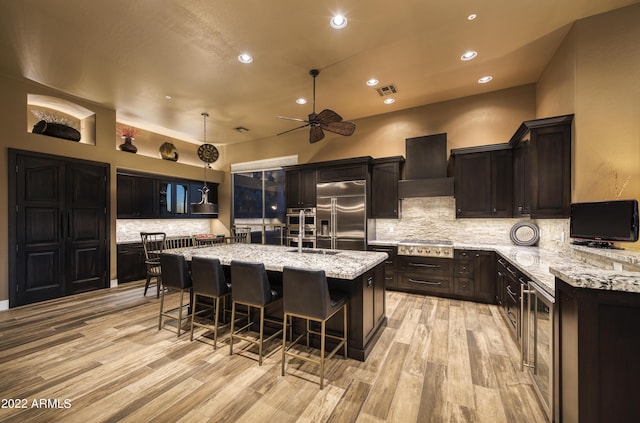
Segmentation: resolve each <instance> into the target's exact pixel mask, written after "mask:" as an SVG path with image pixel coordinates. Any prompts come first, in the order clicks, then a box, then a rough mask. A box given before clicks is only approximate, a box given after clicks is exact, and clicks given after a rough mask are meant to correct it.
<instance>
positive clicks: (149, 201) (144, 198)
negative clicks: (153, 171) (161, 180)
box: [117, 173, 158, 219]
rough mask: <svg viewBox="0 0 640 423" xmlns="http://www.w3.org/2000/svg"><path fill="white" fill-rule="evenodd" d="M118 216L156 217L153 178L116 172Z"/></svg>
mask: <svg viewBox="0 0 640 423" xmlns="http://www.w3.org/2000/svg"><path fill="white" fill-rule="evenodd" d="M117 192H118V218H120V219H122V218H133V219H137V218H145V217H156V216H157V213H158V212H157V208H156V200H155V194H156V191H155V180H154V179H152V178H147V177H142V176H134V175H127V174H120V173H119V174H118V179H117Z"/></svg>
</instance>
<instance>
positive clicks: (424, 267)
mask: <svg viewBox="0 0 640 423" xmlns="http://www.w3.org/2000/svg"><path fill="white" fill-rule="evenodd" d="M398 271H400V272H408V273H419V274H422V275H433V276H442V277H450V276H453V260H452V259H443V258H434V257H413V256H399V257H398Z"/></svg>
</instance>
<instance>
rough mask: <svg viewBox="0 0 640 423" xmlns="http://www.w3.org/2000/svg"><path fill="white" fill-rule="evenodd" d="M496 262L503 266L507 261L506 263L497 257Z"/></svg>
mask: <svg viewBox="0 0 640 423" xmlns="http://www.w3.org/2000/svg"><path fill="white" fill-rule="evenodd" d="M498 263H500V264H501V265H503V266H504V265H505V264H507V263H506V262H505V261H504V260H502V259H498Z"/></svg>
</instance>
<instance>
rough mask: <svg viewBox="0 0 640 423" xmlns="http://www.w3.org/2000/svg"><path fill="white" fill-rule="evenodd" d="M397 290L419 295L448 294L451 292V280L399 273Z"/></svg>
mask: <svg viewBox="0 0 640 423" xmlns="http://www.w3.org/2000/svg"><path fill="white" fill-rule="evenodd" d="M398 288H400V289H403V290H408V291H414V292H420V293H425V294H428V293H436V294H437V293H448V292H450V291H451V278H447V277H443V276H433V275H425V274H424V273H412V272H406V273H400V274H399V275H398Z"/></svg>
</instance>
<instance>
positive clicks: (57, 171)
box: [11, 156, 65, 305]
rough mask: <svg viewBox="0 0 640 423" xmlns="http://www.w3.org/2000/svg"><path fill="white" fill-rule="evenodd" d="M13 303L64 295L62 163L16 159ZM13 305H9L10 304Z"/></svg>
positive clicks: (26, 302) (26, 158) (30, 301)
mask: <svg viewBox="0 0 640 423" xmlns="http://www.w3.org/2000/svg"><path fill="white" fill-rule="evenodd" d="M16 163H17V174H16V180H15V187H16V194H15V199H16V206H17V209H16V218H15V221H16V227H15V230H16V251H17V258H16V265H15V273H16V278H15V281H16V282H15V283H16V285H15V286H12V287H11V288H13V289H15V298H16V302H17V304H16V305H21V304H28V303H32V302H35V301H42V300H45V299H49V298H56V297H60V296H62V295H64V269H63V265H62V264H63V263H64V235H63V233H64V223H65V222H64V219H63V217H62V214H61V213H62V209H63V207H64V202H65V199H64V187H63V186H61V185H62V181H63V180H64V176H65V173H64V171H65V169H64V163H63V162H62V161H59V160H53V159H45V158H40V157H26V156H19V157H18V158H17V160H16ZM12 305H13V304H12Z"/></svg>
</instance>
